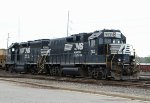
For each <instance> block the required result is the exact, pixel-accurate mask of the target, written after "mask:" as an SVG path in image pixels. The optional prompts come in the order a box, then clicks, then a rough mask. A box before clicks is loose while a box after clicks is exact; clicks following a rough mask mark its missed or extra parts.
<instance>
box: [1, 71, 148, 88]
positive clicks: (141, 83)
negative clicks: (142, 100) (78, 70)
mask: <svg viewBox="0 0 150 103" xmlns="http://www.w3.org/2000/svg"><path fill="white" fill-rule="evenodd" d="M2 72H3V73H2ZM0 77H2V78H28V79H38V80H51V81H60V82H61V81H62V82H75V83H85V84H95V85H100V86H102V85H107V86H122V87H130V88H144V89H150V81H147V80H130V81H113V80H94V79H90V78H81V77H77V78H72V77H55V76H48V75H31V74H17V73H8V72H4V71H0Z"/></svg>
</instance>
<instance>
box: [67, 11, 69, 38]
mask: <svg viewBox="0 0 150 103" xmlns="http://www.w3.org/2000/svg"><path fill="white" fill-rule="evenodd" d="M68 34H69V11H68V20H67V37H68Z"/></svg>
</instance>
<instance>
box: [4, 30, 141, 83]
mask: <svg viewBox="0 0 150 103" xmlns="http://www.w3.org/2000/svg"><path fill="white" fill-rule="evenodd" d="M7 53H8V55H7V61H6V67H7V70H10V71H16V72H31V73H33V74H39V73H46V74H49V75H52V76H61V75H70V76H82V77H91V78H95V79H107V78H113V79H115V80H124V79H136V78H138V71H139V70H138V67H137V66H136V60H135V52H134V50H133V48H132V46H131V45H129V44H126V37H125V36H124V35H123V34H122V33H121V32H120V30H106V29H104V30H100V31H95V32H92V33H79V34H74V35H71V36H69V37H65V38H58V39H41V40H35V41H28V42H22V43H13V44H12V45H11V46H10V47H9V48H8V52H7Z"/></svg>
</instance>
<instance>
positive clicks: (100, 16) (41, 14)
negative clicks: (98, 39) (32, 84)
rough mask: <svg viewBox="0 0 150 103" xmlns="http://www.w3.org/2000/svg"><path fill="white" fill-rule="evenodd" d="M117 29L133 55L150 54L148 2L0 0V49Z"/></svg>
mask: <svg viewBox="0 0 150 103" xmlns="http://www.w3.org/2000/svg"><path fill="white" fill-rule="evenodd" d="M68 10H69V11H70V27H69V34H73V33H80V32H93V31H95V30H101V29H104V28H105V29H119V30H121V31H122V33H123V34H124V35H125V36H126V38H127V43H128V44H132V45H133V47H134V48H135V50H136V52H137V55H139V56H148V55H150V1H149V0H0V48H6V47H7V40H6V39H7V35H8V33H9V34H10V39H9V45H10V44H11V43H12V42H23V41H29V40H35V39H42V38H43V39H44V38H48V39H52V38H57V37H65V36H66V31H67V12H68Z"/></svg>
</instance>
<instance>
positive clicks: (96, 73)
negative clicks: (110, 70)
mask: <svg viewBox="0 0 150 103" xmlns="http://www.w3.org/2000/svg"><path fill="white" fill-rule="evenodd" d="M102 75H103V74H102V72H99V71H94V72H93V75H92V78H94V79H102Z"/></svg>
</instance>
